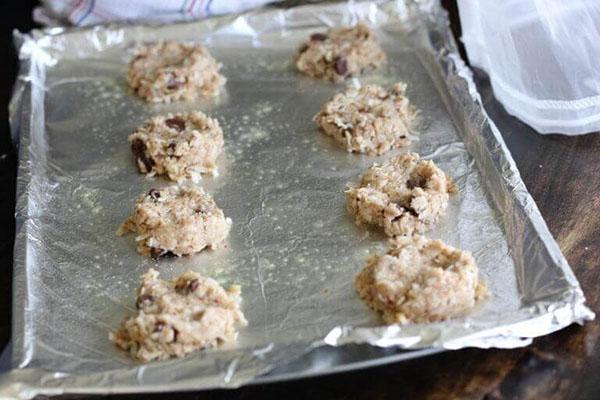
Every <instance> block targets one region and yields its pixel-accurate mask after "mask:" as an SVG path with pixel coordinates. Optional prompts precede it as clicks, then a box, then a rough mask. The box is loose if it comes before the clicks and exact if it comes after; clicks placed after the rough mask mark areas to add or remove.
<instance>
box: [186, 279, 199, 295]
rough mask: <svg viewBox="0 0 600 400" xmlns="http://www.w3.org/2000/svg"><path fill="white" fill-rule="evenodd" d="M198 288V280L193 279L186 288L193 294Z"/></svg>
mask: <svg viewBox="0 0 600 400" xmlns="http://www.w3.org/2000/svg"><path fill="white" fill-rule="evenodd" d="M198 286H200V281H199V280H198V279H193V280H191V281H189V282H188V288H189V289H190V292H195V291H196V289H198Z"/></svg>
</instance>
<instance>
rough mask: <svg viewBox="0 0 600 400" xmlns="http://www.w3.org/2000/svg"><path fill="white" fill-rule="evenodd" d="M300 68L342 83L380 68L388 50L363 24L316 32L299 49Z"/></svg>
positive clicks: (316, 76)
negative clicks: (351, 77) (383, 47)
mask: <svg viewBox="0 0 600 400" xmlns="http://www.w3.org/2000/svg"><path fill="white" fill-rule="evenodd" d="M295 61H296V67H297V68H298V70H299V71H300V72H302V73H304V74H306V75H308V76H312V77H315V78H321V79H327V80H331V81H335V82H339V81H342V80H344V79H345V78H348V77H350V76H355V75H358V74H360V73H362V72H363V71H364V70H368V69H376V68H379V67H380V66H381V65H382V64H383V63H384V62H385V53H384V52H383V50H382V49H381V46H379V43H377V39H376V38H375V34H374V33H373V32H372V31H371V29H369V27H368V26H367V25H365V24H364V23H358V24H357V25H356V26H353V27H342V28H331V29H329V30H328V31H327V32H325V33H313V34H312V35H310V38H309V39H308V40H307V41H305V42H304V43H303V44H302V45H301V46H300V48H299V49H298V51H297V53H296V57H295Z"/></svg>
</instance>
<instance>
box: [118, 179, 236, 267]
mask: <svg viewBox="0 0 600 400" xmlns="http://www.w3.org/2000/svg"><path fill="white" fill-rule="evenodd" d="M230 228H231V219H229V218H225V215H224V214H223V211H222V210H221V209H220V208H219V207H217V204H216V203H215V201H214V200H213V198H212V197H211V196H210V195H209V194H207V193H205V192H204V190H202V189H200V188H193V187H180V186H170V187H166V188H162V189H151V190H150V191H149V192H148V193H144V194H142V195H141V196H140V197H139V198H138V199H137V201H136V204H135V208H134V212H133V215H132V216H131V217H129V218H128V219H126V220H125V222H123V224H122V225H121V227H120V228H119V230H118V231H117V234H118V235H124V234H125V233H128V232H133V233H136V234H137V236H136V238H135V240H136V242H137V251H138V252H139V253H140V254H143V255H149V256H151V257H153V258H159V257H165V256H183V255H189V254H193V253H197V252H199V251H201V250H203V249H205V248H210V249H213V248H216V247H218V246H219V245H220V244H221V243H222V242H223V241H224V240H225V238H226V237H227V235H228V234H229V230H230Z"/></svg>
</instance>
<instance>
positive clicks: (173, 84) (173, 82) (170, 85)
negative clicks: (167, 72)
mask: <svg viewBox="0 0 600 400" xmlns="http://www.w3.org/2000/svg"><path fill="white" fill-rule="evenodd" d="M184 84H185V81H181V80H179V79H177V77H176V76H175V75H174V74H171V76H169V81H168V82H167V89H169V90H175V89H179V88H180V87H182V86H183V85H184Z"/></svg>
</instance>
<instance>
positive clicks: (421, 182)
mask: <svg viewBox="0 0 600 400" xmlns="http://www.w3.org/2000/svg"><path fill="white" fill-rule="evenodd" d="M426 184H427V180H426V179H425V178H423V177H422V176H416V177H412V178H410V179H409V180H408V181H407V182H406V187H408V188H409V189H414V188H416V187H420V188H425V185H426Z"/></svg>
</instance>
